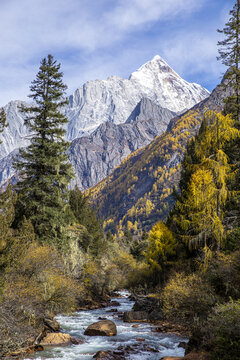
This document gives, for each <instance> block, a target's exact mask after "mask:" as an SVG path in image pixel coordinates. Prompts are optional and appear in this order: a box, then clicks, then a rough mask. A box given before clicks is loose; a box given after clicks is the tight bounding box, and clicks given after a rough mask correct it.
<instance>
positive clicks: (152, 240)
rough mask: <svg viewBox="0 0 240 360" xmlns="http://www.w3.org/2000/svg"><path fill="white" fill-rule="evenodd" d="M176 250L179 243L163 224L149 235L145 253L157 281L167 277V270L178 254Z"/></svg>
mask: <svg viewBox="0 0 240 360" xmlns="http://www.w3.org/2000/svg"><path fill="white" fill-rule="evenodd" d="M176 248H177V242H176V240H175V238H174V236H173V234H172V232H171V231H170V230H169V229H168V227H167V226H166V225H165V224H164V223H163V222H159V223H157V224H156V225H155V226H154V227H153V228H152V230H151V231H150V233H149V238H148V246H147V250H146V251H144V256H145V257H146V260H147V262H148V263H149V265H150V270H151V271H152V275H153V277H154V278H155V279H156V280H157V279H158V280H160V279H161V277H164V276H165V271H166V268H167V266H168V265H170V264H171V263H172V261H171V260H172V259H173V257H174V255H175V254H176Z"/></svg>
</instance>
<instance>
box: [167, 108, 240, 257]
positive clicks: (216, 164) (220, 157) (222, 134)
mask: <svg viewBox="0 0 240 360" xmlns="http://www.w3.org/2000/svg"><path fill="white" fill-rule="evenodd" d="M237 137H239V131H238V130H237V129H236V128H235V127H234V121H233V120H232V118H231V116H230V115H227V116H223V115H222V114H221V113H216V112H213V111H207V112H206V113H205V115H204V118H203V123H202V127H201V129H200V133H199V135H198V136H197V137H196V140H195V141H192V142H191V144H189V151H191V153H189V154H187V155H186V157H185V161H184V169H185V170H184V171H185V173H183V174H185V178H186V174H189V175H188V179H187V181H185V184H184V182H183V181H182V185H181V190H182V194H181V197H179V199H178V201H177V203H176V205H175V208H174V212H173V216H172V220H171V221H172V223H174V224H175V225H177V226H178V227H179V228H180V229H181V231H180V233H181V236H182V238H183V239H184V240H185V242H186V243H187V244H188V246H189V248H190V249H198V248H203V249H204V252H205V254H206V252H207V249H208V246H210V247H211V248H215V249H216V248H217V249H218V250H219V249H220V248H221V247H222V245H223V242H224V237H225V234H224V226H223V214H224V207H225V205H226V202H227V199H228V198H229V197H230V196H231V192H230V190H229V188H228V182H229V180H230V179H231V178H232V177H233V175H234V167H233V166H232V165H231V164H230V163H229V159H228V156H227V154H226V153H225V151H224V146H226V143H227V142H229V141H231V140H233V139H236V138H237ZM193 160H194V162H193Z"/></svg>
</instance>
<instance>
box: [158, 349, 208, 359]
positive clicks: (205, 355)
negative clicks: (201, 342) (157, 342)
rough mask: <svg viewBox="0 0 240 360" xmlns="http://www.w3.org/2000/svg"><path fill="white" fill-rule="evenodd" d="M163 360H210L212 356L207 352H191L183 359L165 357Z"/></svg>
mask: <svg viewBox="0 0 240 360" xmlns="http://www.w3.org/2000/svg"><path fill="white" fill-rule="evenodd" d="M161 360H210V355H209V353H207V352H205V351H202V352H191V353H189V354H187V355H185V356H183V357H175V356H165V357H163V358H161Z"/></svg>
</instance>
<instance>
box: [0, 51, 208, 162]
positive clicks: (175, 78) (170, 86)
mask: <svg viewBox="0 0 240 360" xmlns="http://www.w3.org/2000/svg"><path fill="white" fill-rule="evenodd" d="M208 96H209V92H208V91H207V90H206V89H204V88H203V87H201V86H200V85H198V84H190V83H188V82H187V81H185V80H183V79H182V78H181V77H180V76H179V75H178V74H176V73H175V72H174V70H172V69H171V67H170V66H169V65H168V64H167V63H166V62H165V61H164V60H163V59H162V58H161V57H160V56H155V57H154V58H153V59H152V60H151V61H149V62H147V63H146V64H144V65H143V66H142V67H141V68H140V69H139V70H138V71H136V72H134V73H133V74H132V75H131V76H130V77H129V79H121V78H120V77H117V76H111V77H109V78H108V79H107V80H93V81H88V82H87V83H85V84H84V85H83V86H81V87H80V88H78V89H77V90H76V91H75V92H74V93H73V95H71V96H70V97H69V105H68V106H66V107H65V108H63V110H62V111H63V113H64V114H65V115H66V117H67V118H68V120H69V123H68V125H67V127H66V130H67V134H66V138H67V139H68V140H70V141H72V140H74V139H76V138H79V137H81V136H85V135H89V134H90V133H92V132H93V131H94V130H95V129H96V128H97V127H98V126H99V125H101V124H102V123H104V122H107V121H109V122H111V123H114V124H122V123H125V122H126V120H127V119H128V118H129V116H130V115H131V113H132V111H133V110H134V108H135V107H136V105H137V104H138V103H139V101H141V99H142V98H148V99H150V100H152V101H153V102H154V103H155V104H157V105H159V106H161V107H164V108H168V109H169V110H171V111H173V112H176V113H179V112H182V111H183V110H185V109H189V108H190V107H192V106H193V105H194V104H196V103H197V102H199V101H201V100H203V99H204V98H206V97H208ZM21 103H22V102H21V101H11V102H10V103H9V104H7V105H6V107H5V110H6V113H7V121H8V123H9V127H8V128H7V129H6V131H4V133H3V134H1V135H0V140H2V144H1V145H0V159H2V158H3V157H5V156H7V155H8V154H9V153H10V152H12V151H14V150H16V149H18V148H19V147H21V146H26V145H27V144H28V135H29V134H28V130H27V129H26V127H25V125H24V119H23V114H21V112H20V105H21Z"/></svg>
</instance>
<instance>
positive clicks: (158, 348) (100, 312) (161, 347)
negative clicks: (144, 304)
mask: <svg viewBox="0 0 240 360" xmlns="http://www.w3.org/2000/svg"><path fill="white" fill-rule="evenodd" d="M120 295H121V296H122V297H121V298H112V301H118V302H119V303H120V306H118V307H117V311H118V312H124V311H129V310H131V308H132V306H133V304H134V302H133V301H130V300H129V299H128V295H129V294H128V293H127V292H121V294H120ZM113 307H114V308H116V307H115V306H110V307H107V308H104V309H97V310H87V311H79V312H77V313H75V314H74V315H72V316H64V315H59V316H56V320H57V321H58V322H59V323H60V325H61V328H62V330H63V332H67V333H69V334H70V335H72V336H75V337H78V338H81V339H82V340H84V344H79V345H71V346H66V347H49V348H46V349H45V350H44V351H41V352H38V353H36V354H35V355H31V356H30V357H28V358H27V359H25V360H30V359H35V360H45V359H49V360H89V359H92V358H93V355H94V354H95V353H96V352H97V351H99V350H104V351H106V350H115V349H116V350H117V348H118V347H119V346H123V348H125V347H126V346H128V345H129V346H131V347H132V348H134V349H135V351H136V352H137V353H130V354H126V359H127V360H128V359H129V360H145V359H146V360H159V359H161V358H162V357H163V356H183V355H184V349H183V348H181V347H178V344H179V342H180V341H187V339H186V338H183V337H180V336H176V335H173V334H167V333H158V332H153V330H154V325H153V324H150V323H137V324H138V327H137V328H133V327H132V326H133V323H124V322H123V321H122V319H121V318H119V316H118V314H117V313H116V312H109V310H111V309H112V308H113ZM99 317H101V318H106V319H108V320H112V321H114V322H115V324H116V326H117V336H113V337H103V336H85V335H84V331H85V329H86V328H87V327H88V325H90V324H92V323H94V322H96V321H99ZM137 339H144V341H142V342H140V341H139V340H137ZM143 345H144V346H143ZM147 347H148V348H150V349H152V350H154V351H155V352H153V351H149V350H147Z"/></svg>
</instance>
